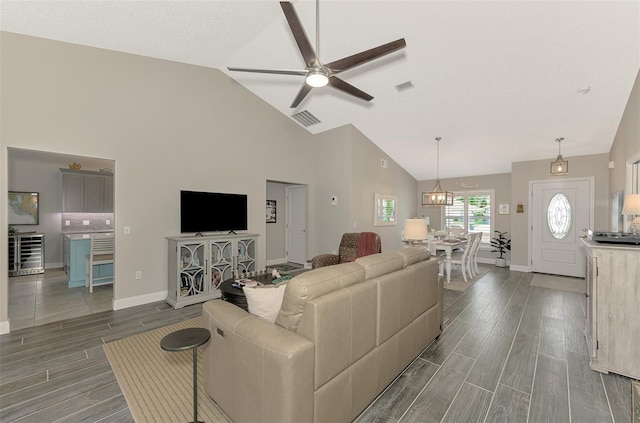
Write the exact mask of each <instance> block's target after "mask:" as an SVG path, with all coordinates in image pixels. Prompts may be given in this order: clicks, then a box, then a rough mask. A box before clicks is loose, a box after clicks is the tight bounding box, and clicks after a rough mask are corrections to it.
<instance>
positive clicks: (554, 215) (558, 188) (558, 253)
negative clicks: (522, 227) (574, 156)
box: [531, 179, 593, 277]
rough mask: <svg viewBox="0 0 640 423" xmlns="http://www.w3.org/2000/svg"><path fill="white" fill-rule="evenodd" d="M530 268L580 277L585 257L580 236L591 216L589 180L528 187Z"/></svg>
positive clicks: (584, 232)
mask: <svg viewBox="0 0 640 423" xmlns="http://www.w3.org/2000/svg"><path fill="white" fill-rule="evenodd" d="M532 196H533V198H532V205H533V209H532V215H531V216H532V220H531V235H532V237H531V269H532V271H534V272H540V273H550V274H555V275H563V276H575V277H584V276H585V271H586V258H585V253H584V247H583V246H582V244H581V243H580V237H581V236H583V235H586V231H587V229H588V228H589V226H590V222H591V217H592V215H593V205H592V201H591V180H588V179H587V180H564V181H553V182H539V183H533V184H532Z"/></svg>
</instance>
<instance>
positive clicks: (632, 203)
mask: <svg viewBox="0 0 640 423" xmlns="http://www.w3.org/2000/svg"><path fill="white" fill-rule="evenodd" d="M622 214H630V215H635V216H636V217H635V218H634V219H633V221H632V222H631V223H630V224H629V229H628V232H629V233H632V234H640V194H627V195H626V196H625V197H624V205H623V206H622Z"/></svg>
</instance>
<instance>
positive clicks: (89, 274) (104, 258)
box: [85, 237, 115, 293]
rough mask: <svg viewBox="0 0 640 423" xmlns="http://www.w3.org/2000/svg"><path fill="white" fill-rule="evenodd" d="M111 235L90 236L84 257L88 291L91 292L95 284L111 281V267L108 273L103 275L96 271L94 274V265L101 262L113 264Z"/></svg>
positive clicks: (109, 282)
mask: <svg viewBox="0 0 640 423" xmlns="http://www.w3.org/2000/svg"><path fill="white" fill-rule="evenodd" d="M114 241H115V239H114V238H113V237H109V238H91V248H90V249H89V254H87V257H86V278H85V286H87V287H89V292H90V293H93V287H94V286H96V285H108V284H112V283H113V279H114V274H113V269H112V270H111V272H109V273H110V274H105V275H103V274H102V272H98V275H96V271H95V268H94V267H95V266H97V265H103V264H113V256H114V253H115V251H114V246H115V243H114Z"/></svg>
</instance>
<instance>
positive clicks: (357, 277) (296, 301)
mask: <svg viewBox="0 0 640 423" xmlns="http://www.w3.org/2000/svg"><path fill="white" fill-rule="evenodd" d="M364 274H365V271H364V269H363V268H362V266H360V265H359V264H356V263H343V264H338V265H335V266H328V267H321V268H318V269H314V270H310V271H308V272H305V273H302V274H300V275H298V276H296V277H294V278H293V279H291V280H290V281H289V283H288V284H287V288H286V289H285V291H284V299H283V300H282V306H281V307H280V313H278V317H277V318H276V324H277V325H279V326H282V327H283V328H285V329H289V330H291V331H297V329H298V323H299V322H300V318H301V317H302V313H303V312H304V308H305V305H306V304H307V301H309V300H311V299H314V298H317V297H320V296H322V295H325V294H328V293H330V292H333V291H337V290H338V289H341V288H345V287H347V286H350V285H353V284H355V283H358V282H362V281H364Z"/></svg>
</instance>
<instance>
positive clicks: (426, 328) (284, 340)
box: [203, 247, 442, 423]
mask: <svg viewBox="0 0 640 423" xmlns="http://www.w3.org/2000/svg"><path fill="white" fill-rule="evenodd" d="M429 256H430V254H429V252H428V251H426V250H425V249H424V248H422V247H411V248H406V249H404V250H402V251H398V252H390V253H380V254H374V255H370V256H366V257H362V258H359V259H357V260H356V261H355V262H353V263H345V264H339V265H336V266H329V267H323V268H320V269H315V270H311V271H309V272H306V273H303V274H300V275H298V276H296V277H295V278H293V279H291V280H290V281H289V283H288V285H287V287H286V289H285V292H284V299H283V302H282V306H281V308H280V312H279V314H278V317H277V320H276V322H275V324H274V323H269V322H268V321H266V320H264V319H262V318H260V317H257V316H253V315H251V314H249V313H247V312H246V311H244V310H242V309H240V308H239V307H236V306H235V305H232V304H230V303H227V302H224V301H221V300H213V301H209V302H207V303H205V304H204V306H203V320H204V325H205V327H207V328H208V329H209V330H210V331H211V341H210V342H209V343H208V344H206V346H205V347H204V348H203V370H204V374H203V378H204V385H205V390H206V392H207V393H208V394H209V396H211V397H212V398H213V399H214V401H216V403H217V404H218V405H219V406H220V407H221V408H222V409H223V410H224V411H225V412H226V413H227V415H228V416H229V417H230V418H231V419H232V420H233V421H234V422H238V423H241V422H278V423H280V422H296V423H301V422H331V423H336V422H349V421H351V420H353V419H354V418H355V417H357V416H358V414H360V413H361V412H362V411H363V410H364V409H365V408H366V407H367V405H368V404H369V403H371V401H373V400H374V399H375V398H376V396H377V395H378V394H379V393H380V392H382V390H384V388H385V387H386V386H387V385H388V384H389V383H391V381H393V379H394V378H395V377H396V376H397V375H398V374H399V373H400V372H401V371H402V370H403V369H404V368H405V367H406V366H407V365H409V364H410V363H411V362H412V361H413V360H414V359H415V358H416V357H417V356H418V355H419V354H420V352H421V351H422V350H423V349H424V348H425V347H426V346H427V345H429V343H431V341H433V340H434V339H435V338H437V337H438V336H439V335H440V333H441V331H442V283H441V282H440V281H439V278H438V262H437V260H435V259H430V257H429Z"/></svg>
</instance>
